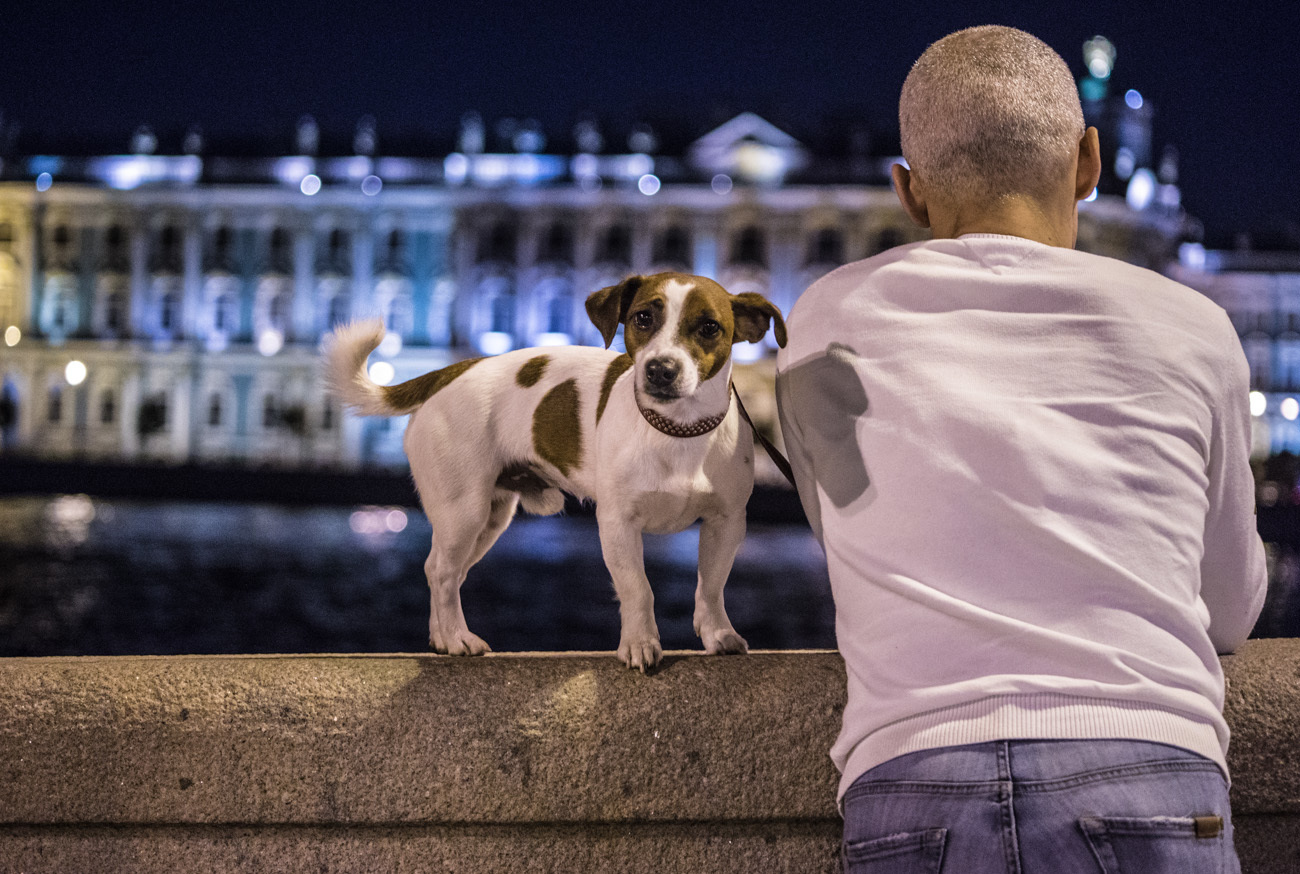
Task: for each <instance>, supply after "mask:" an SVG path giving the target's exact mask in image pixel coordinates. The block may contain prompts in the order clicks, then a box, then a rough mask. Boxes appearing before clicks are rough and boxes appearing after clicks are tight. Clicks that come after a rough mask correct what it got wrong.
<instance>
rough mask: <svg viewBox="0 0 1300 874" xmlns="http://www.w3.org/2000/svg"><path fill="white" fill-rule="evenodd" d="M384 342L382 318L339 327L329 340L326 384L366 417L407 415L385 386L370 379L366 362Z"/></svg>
mask: <svg viewBox="0 0 1300 874" xmlns="http://www.w3.org/2000/svg"><path fill="white" fill-rule="evenodd" d="M383 339H384V323H383V322H382V321H380V320H379V319H369V320H367V321H364V322H350V323H348V324H346V325H339V326H338V327H337V328H335V329H334V333H332V334H330V335H329V337H327V338H326V340H325V384H326V385H327V386H328V387H329V390H330V391H331V392H332V393H333V394H334V396H335V397H336V398H338V399H339V400H340V401H342V402H343V404H344V405H345V406H348V407H351V408H352V409H353V410H355V411H356V412H357V413H358V414H360V415H362V416H395V415H397V414H398V413H403V412H406V411H405V410H400V409H397V408H396V407H394V406H393V405H392V404H391V403H389V400H388V396H387V393H386V392H385V391H384V387H383V386H382V385H380V384H379V383H377V382H375V381H374V380H373V379H371V378H370V374H369V373H368V372H367V371H366V359H367V358H369V357H370V353H371V352H373V351H375V349H376V348H377V347H378V346H379V344H380V342H381V341H382V340H383Z"/></svg>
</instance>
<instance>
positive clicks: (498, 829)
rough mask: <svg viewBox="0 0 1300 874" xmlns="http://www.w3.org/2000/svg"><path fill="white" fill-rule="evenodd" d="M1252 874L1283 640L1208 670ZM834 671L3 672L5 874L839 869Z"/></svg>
mask: <svg viewBox="0 0 1300 874" xmlns="http://www.w3.org/2000/svg"><path fill="white" fill-rule="evenodd" d="M1224 665H1225V669H1226V671H1227V675H1228V678H1229V691H1228V704H1227V713H1228V719H1229V721H1230V722H1231V724H1232V727H1233V732H1234V738H1233V744H1232V753H1231V766H1232V769H1233V772H1234V778H1235V784H1234V788H1233V795H1234V805H1235V808H1234V809H1235V816H1236V820H1237V835H1238V847H1239V851H1240V853H1241V856H1242V861H1243V870H1244V871H1246V872H1247V874H1251V872H1257V874H1263V872H1279V874H1280V872H1295V871H1300V640H1276V641H1257V642H1252V643H1250V644H1248V645H1247V646H1246V647H1245V648H1244V649H1243V650H1242V651H1241V652H1240V653H1239V654H1237V655H1234V656H1231V657H1228V658H1226V659H1225V660H1224ZM843 687H844V667H843V663H842V662H841V660H840V658H839V656H838V655H837V654H835V653H833V652H780V653H775V652H773V653H755V654H752V655H749V656H745V657H728V658H711V657H705V656H700V655H685V654H670V655H669V656H668V657H667V658H666V659H665V661H664V664H663V666H662V668H661V669H660V670H659V671H658V672H656V673H655V674H653V675H650V676H642V675H640V674H638V673H633V672H629V671H627V670H625V669H624V668H623V667H622V666H621V665H620V664H618V663H617V662H616V661H615V660H614V659H613V658H612V656H610V655H608V654H555V655H494V656H487V657H485V658H480V659H452V658H447V657H441V656H425V655H392V656H246V657H229V656H225V657H223V656H202V657H199V656H195V657H181V658H171V657H165V658H49V659H8V660H3V661H0V871H3V872H145V874H148V872H164V871H166V872H173V871H187V872H208V871H277V872H299V871H302V872H308V871H310V872H322V871H339V872H345V871H346V872H357V871H400V872H417V871H424V872H437V871H454V872H495V871H557V872H560V871H562V872H588V871H616V872H619V874H635V872H643V871H644V872H650V871H671V870H682V871H708V872H730V871H745V872H767V871H774V872H775V871H817V872H822V871H824V872H831V871H836V870H838V865H839V860H838V855H837V853H838V851H837V842H838V833H839V819H838V816H837V814H836V812H835V808H834V805H833V800H832V796H833V791H834V786H835V782H836V775H835V773H834V770H833V768H832V766H831V764H830V762H829V760H828V759H827V757H826V750H827V748H828V747H829V745H830V743H831V740H832V739H833V737H834V734H835V731H836V726H837V723H838V719H839V714H840V710H841V707H842V706H843Z"/></svg>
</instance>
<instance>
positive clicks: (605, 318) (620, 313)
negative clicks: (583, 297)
mask: <svg viewBox="0 0 1300 874" xmlns="http://www.w3.org/2000/svg"><path fill="white" fill-rule="evenodd" d="M645 279H646V278H645V277H644V276H629V277H628V278H627V279H624V280H623V281H622V282H620V283H619V284H618V285H611V286H609V287H608V288H602V289H601V290H600V291H593V292H592V293H591V294H590V295H589V296H588V297H587V317H588V318H589V319H591V323H592V324H593V325H595V326H596V329H597V330H598V331H600V336H601V338H602V339H603V340H604V341H605V348H606V349H608V348H609V344H610V343H613V342H614V335H615V334H617V333H618V326H619V325H621V324H622V323H623V319H624V318H626V317H627V311H628V308H629V307H631V306H632V298H634V297H636V293H637V290H638V289H640V288H641V283H643V282H645Z"/></svg>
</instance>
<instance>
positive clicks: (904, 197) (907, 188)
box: [889, 164, 930, 228]
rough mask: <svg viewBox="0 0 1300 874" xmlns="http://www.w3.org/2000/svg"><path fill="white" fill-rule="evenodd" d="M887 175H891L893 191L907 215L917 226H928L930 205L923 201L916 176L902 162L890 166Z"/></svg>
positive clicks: (922, 194)
mask: <svg viewBox="0 0 1300 874" xmlns="http://www.w3.org/2000/svg"><path fill="white" fill-rule="evenodd" d="M889 175H890V176H891V177H893V180H894V193H895V194H897V195H898V202H899V203H901V204H902V205H903V211H904V212H905V213H907V217H908V218H910V219H911V220H912V222H913V224H915V225H916V226H917V227H921V228H928V227H930V207H929V205H928V204H927V203H926V202H925V193H924V192H923V191H921V187H920V185H918V184H917V180H916V176H915V175H914V174H913V173H912V171H911V170H910V169H908V168H907V167H904V166H903V165H902V164H894V165H893V166H892V167H890V168H889Z"/></svg>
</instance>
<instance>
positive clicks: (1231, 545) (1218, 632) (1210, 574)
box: [1201, 316, 1268, 654]
mask: <svg viewBox="0 0 1300 874" xmlns="http://www.w3.org/2000/svg"><path fill="white" fill-rule="evenodd" d="M1224 322H1225V324H1227V318H1226V316H1225V317H1224ZM1228 331H1229V334H1230V336H1231V345H1230V347H1229V349H1230V353H1229V356H1228V357H1227V360H1226V361H1225V362H1224V364H1225V366H1224V367H1223V368H1222V371H1221V372H1222V374H1223V376H1224V380H1223V387H1222V390H1221V396H1220V397H1219V398H1217V399H1216V400H1217V402H1218V403H1217V404H1216V406H1215V408H1214V414H1213V421H1212V433H1211V438H1210V458H1209V465H1208V469H1207V473H1208V476H1209V486H1208V498H1209V511H1208V513H1207V515H1206V519H1205V555H1204V557H1203V558H1202V560H1201V600H1203V601H1204V602H1205V606H1206V607H1207V608H1208V609H1209V613H1210V628H1209V634H1210V640H1211V642H1213V644H1214V648H1215V649H1216V650H1217V651H1218V652H1219V653H1220V654H1227V653H1230V652H1233V651H1235V650H1236V649H1237V648H1238V647H1239V646H1241V644H1243V643H1244V642H1245V641H1246V638H1247V637H1248V636H1249V635H1250V631H1251V629H1252V628H1253V627H1254V625H1255V620H1256V619H1258V618H1259V613H1260V610H1261V609H1263V606H1264V596H1265V594H1266V593H1267V589H1268V572H1267V568H1266V567H1265V561H1264V544H1263V543H1262V542H1261V541H1260V538H1259V533H1258V531H1257V529H1256V518H1255V480H1254V476H1253V475H1252V473H1251V469H1250V445H1251V441H1250V370H1249V367H1248V366H1247V364H1246V357H1245V355H1244V354H1243V353H1242V352H1241V348H1240V346H1239V345H1238V344H1237V341H1236V332H1235V331H1232V330H1231V327H1230V326H1229V328H1228Z"/></svg>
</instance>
